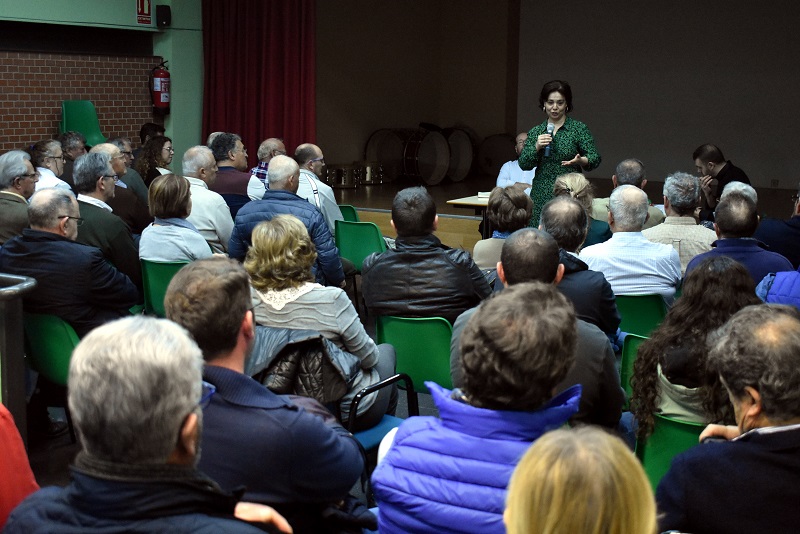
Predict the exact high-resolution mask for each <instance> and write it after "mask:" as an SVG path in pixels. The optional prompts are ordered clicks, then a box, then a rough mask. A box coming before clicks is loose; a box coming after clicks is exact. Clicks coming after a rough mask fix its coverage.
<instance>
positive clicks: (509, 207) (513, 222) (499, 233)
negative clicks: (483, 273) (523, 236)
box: [472, 186, 533, 270]
mask: <svg viewBox="0 0 800 534" xmlns="http://www.w3.org/2000/svg"><path fill="white" fill-rule="evenodd" d="M532 211H533V201H532V200H531V197H530V196H529V195H528V194H526V193H524V192H523V191H522V189H520V188H517V187H514V186H508V187H505V188H502V187H495V188H494V189H492V193H491V194H490V195H489V203H488V206H487V208H486V217H487V219H489V222H490V223H491V225H492V226H491V228H492V237H490V238H489V239H481V240H480V241H478V242H477V243H475V248H473V249H472V258H473V259H474V260H475V265H477V266H478V268H479V269H484V270H486V269H496V268H497V262H498V261H500V251H501V250H502V249H503V243H505V240H506V238H507V237H508V236H509V235H511V234H512V233H513V232H516V231H517V230H519V229H520V228H525V227H526V226H528V221H529V220H530V218H531V212H532Z"/></svg>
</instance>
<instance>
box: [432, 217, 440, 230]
mask: <svg viewBox="0 0 800 534" xmlns="http://www.w3.org/2000/svg"><path fill="white" fill-rule="evenodd" d="M438 229H439V216H438V215H435V216H434V217H433V231H434V232H435V231H436V230H438Z"/></svg>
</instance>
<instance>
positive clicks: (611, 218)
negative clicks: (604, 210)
mask: <svg viewBox="0 0 800 534" xmlns="http://www.w3.org/2000/svg"><path fill="white" fill-rule="evenodd" d="M608 225H609V226H614V214H613V213H611V211H609V212H608Z"/></svg>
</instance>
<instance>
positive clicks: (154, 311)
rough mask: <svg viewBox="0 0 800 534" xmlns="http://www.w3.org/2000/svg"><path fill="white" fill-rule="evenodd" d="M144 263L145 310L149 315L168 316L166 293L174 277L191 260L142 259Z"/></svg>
mask: <svg viewBox="0 0 800 534" xmlns="http://www.w3.org/2000/svg"><path fill="white" fill-rule="evenodd" d="M140 261H141V263H142V285H143V286H144V311H145V313H146V314H148V315H155V316H156V317H166V313H165V312H164V295H165V294H166V293H167V286H169V283H170V281H171V280H172V277H173V276H175V273H177V272H178V271H180V270H181V268H182V267H183V266H184V265H187V264H188V263H189V262H186V261H176V262H158V261H148V260H140Z"/></svg>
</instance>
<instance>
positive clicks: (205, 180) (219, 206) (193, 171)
mask: <svg viewBox="0 0 800 534" xmlns="http://www.w3.org/2000/svg"><path fill="white" fill-rule="evenodd" d="M182 166H183V175H184V176H185V177H186V179H187V180H189V185H190V189H191V192H192V212H191V213H190V214H189V217H187V219H186V220H187V221H189V222H190V223H192V224H193V225H194V227H195V228H197V231H198V232H200V235H202V236H203V238H204V239H205V240H206V242H207V243H208V245H209V246H210V247H211V250H213V251H214V252H220V253H226V252H228V243H229V242H230V240H231V233H232V232H233V219H232V218H231V210H230V209H228V204H226V203H225V199H224V198H222V196H220V194H219V193H215V192H214V191H211V190H210V189H209V186H212V185H214V182H215V181H216V180H217V162H216V161H214V154H213V153H212V152H211V149H210V148H208V147H206V146H202V145H198V146H194V147H192V148H190V149H189V150H187V151H186V153H185V154H184V155H183V165H182Z"/></svg>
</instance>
